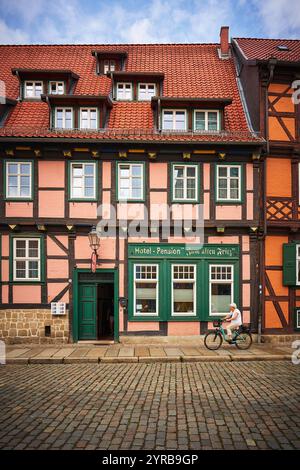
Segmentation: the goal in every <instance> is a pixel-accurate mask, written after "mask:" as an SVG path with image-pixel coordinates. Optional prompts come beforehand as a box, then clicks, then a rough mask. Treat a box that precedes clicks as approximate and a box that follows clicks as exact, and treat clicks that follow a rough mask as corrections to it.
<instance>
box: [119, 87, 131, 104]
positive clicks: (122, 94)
mask: <svg viewBox="0 0 300 470" xmlns="http://www.w3.org/2000/svg"><path fill="white" fill-rule="evenodd" d="M117 100H121V101H124V100H129V101H131V100H132V83H117Z"/></svg>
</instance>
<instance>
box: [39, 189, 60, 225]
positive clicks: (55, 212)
mask: <svg viewBox="0 0 300 470" xmlns="http://www.w3.org/2000/svg"><path fill="white" fill-rule="evenodd" d="M49 201H51V204H49ZM64 216H65V192H64V191H47V190H45V191H39V217H45V218H46V217H47V218H48V217H49V218H54V217H55V218H58V217H64Z"/></svg>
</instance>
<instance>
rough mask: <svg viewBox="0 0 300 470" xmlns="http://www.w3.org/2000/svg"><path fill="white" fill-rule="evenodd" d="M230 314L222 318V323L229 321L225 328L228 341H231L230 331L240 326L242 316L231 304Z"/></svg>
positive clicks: (234, 305)
mask: <svg viewBox="0 0 300 470" xmlns="http://www.w3.org/2000/svg"><path fill="white" fill-rule="evenodd" d="M229 307H230V312H229V314H228V315H226V317H225V318H224V321H230V324H229V325H228V326H227V328H226V331H227V337H228V341H229V342H231V341H232V330H236V329H237V328H238V327H239V326H241V325H242V314H241V312H240V311H239V309H238V308H237V305H236V304H235V303H234V302H233V303H232V304H230V305H229Z"/></svg>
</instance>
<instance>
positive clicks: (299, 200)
mask: <svg viewBox="0 0 300 470" xmlns="http://www.w3.org/2000/svg"><path fill="white" fill-rule="evenodd" d="M298 205H299V206H300V163H298Z"/></svg>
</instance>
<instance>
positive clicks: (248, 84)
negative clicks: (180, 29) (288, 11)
mask: <svg viewBox="0 0 300 470" xmlns="http://www.w3.org/2000/svg"><path fill="white" fill-rule="evenodd" d="M232 44H233V48H234V52H235V55H236V58H237V64H238V65H237V76H238V80H239V81H240V83H241V85H242V89H243V92H244V96H245V99H246V102H247V107H248V110H249V114H250V118H251V124H252V126H253V129H254V130H256V131H260V132H261V134H262V135H263V136H264V137H265V139H266V141H267V146H266V151H265V153H264V156H263V160H264V164H263V167H262V169H263V180H262V181H263V188H262V189H263V192H262V194H263V199H262V200H261V207H262V210H263V213H264V224H263V232H262V236H261V239H262V251H261V259H260V265H261V276H260V281H259V282H260V283H261V285H262V296H261V312H262V330H263V332H264V333H267V334H272V333H281V334H284V333H288V334H292V333H295V332H297V331H299V330H300V271H299V267H300V264H299V263H300V257H299V255H300V233H299V228H300V218H299V214H300V202H299V194H300V193H299V175H300V173H299V163H300V158H299V151H300V141H299V139H300V119H299V117H300V106H299V100H298V101H297V96H296V94H295V93H297V89H299V85H300V82H299V81H298V83H297V82H296V81H297V80H299V78H300V41H299V40H279V39H277V40H275V39H245V38H236V39H233V41H232ZM293 87H294V88H293ZM298 96H299V91H298Z"/></svg>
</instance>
